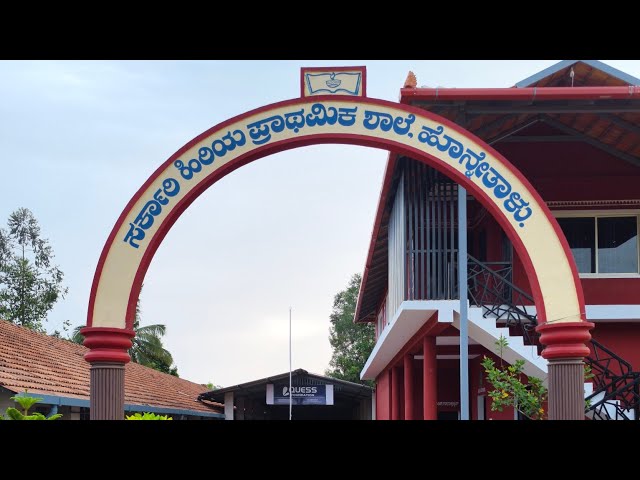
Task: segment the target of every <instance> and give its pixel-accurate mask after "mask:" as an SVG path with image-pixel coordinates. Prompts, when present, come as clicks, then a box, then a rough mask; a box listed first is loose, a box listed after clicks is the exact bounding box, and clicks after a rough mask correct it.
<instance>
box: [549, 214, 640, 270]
mask: <svg viewBox="0 0 640 480" xmlns="http://www.w3.org/2000/svg"><path fill="white" fill-rule="evenodd" d="M566 215H569V214H566ZM558 216H559V218H558V219H557V220H558V223H559V224H560V227H561V228H562V231H563V232H564V234H565V236H566V237H567V241H568V242H569V247H570V248H571V252H572V253H573V257H574V259H575V261H576V265H577V266H578V272H580V273H598V274H618V273H631V274H633V273H635V274H637V273H638V263H639V262H638V215H613V214H611V213H602V214H596V215H591V216H564V214H559V215H558Z"/></svg>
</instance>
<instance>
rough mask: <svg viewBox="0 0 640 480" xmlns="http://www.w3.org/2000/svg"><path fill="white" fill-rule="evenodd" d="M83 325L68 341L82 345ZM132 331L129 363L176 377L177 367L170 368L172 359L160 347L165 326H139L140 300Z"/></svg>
mask: <svg viewBox="0 0 640 480" xmlns="http://www.w3.org/2000/svg"><path fill="white" fill-rule="evenodd" d="M83 327H84V325H80V326H78V327H76V328H75V329H74V330H73V332H72V333H71V337H70V340H71V341H72V342H74V343H79V344H80V345H82V342H84V336H83V335H82V334H81V333H80V329H81V328H83ZM133 331H134V332H136V336H135V337H134V338H133V340H132V346H131V348H130V349H129V356H130V357H131V361H133V362H135V363H139V364H140V365H144V366H145V367H151V368H154V369H156V370H159V371H161V372H164V373H169V374H171V375H174V376H176V377H177V376H178V367H172V366H171V365H172V364H173V357H172V356H171V353H170V352H169V351H168V350H167V349H166V348H164V346H163V345H162V337H163V336H164V334H165V333H166V332H167V327H166V326H165V325H159V324H156V325H145V326H144V327H141V326H140V299H139V298H138V302H137V303H136V317H135V320H134V322H133Z"/></svg>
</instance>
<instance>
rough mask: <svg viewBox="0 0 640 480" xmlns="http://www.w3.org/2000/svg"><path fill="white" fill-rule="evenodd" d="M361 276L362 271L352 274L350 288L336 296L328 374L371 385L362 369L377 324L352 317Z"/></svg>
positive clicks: (373, 340)
mask: <svg viewBox="0 0 640 480" xmlns="http://www.w3.org/2000/svg"><path fill="white" fill-rule="evenodd" d="M361 279H362V277H361V276H360V274H357V273H356V274H355V275H353V276H352V277H351V280H349V285H348V286H347V288H346V289H345V290H342V291H341V292H338V293H337V294H336V296H335V297H334V299H333V311H332V312H331V316H330V317H329V318H330V321H331V327H330V328H329V343H330V344H331V348H332V349H333V353H332V355H331V361H330V362H329V367H330V368H329V369H327V371H326V372H325V374H326V375H328V376H330V377H333V378H338V379H340V380H347V381H349V382H355V383H363V384H365V385H372V382H370V381H366V380H365V381H362V380H360V372H361V371H362V369H363V368H364V364H365V363H366V361H367V359H368V358H369V355H370V354H371V350H373V346H374V345H375V343H376V339H375V328H374V326H373V324H372V323H365V324H360V323H355V322H354V321H353V317H354V315H355V311H356V301H357V300H358V291H359V289H360V281H361Z"/></svg>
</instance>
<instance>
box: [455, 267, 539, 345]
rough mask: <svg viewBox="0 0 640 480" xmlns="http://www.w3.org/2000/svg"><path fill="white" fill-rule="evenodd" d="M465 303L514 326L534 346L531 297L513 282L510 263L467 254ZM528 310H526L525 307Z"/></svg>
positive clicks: (532, 302)
mask: <svg viewBox="0 0 640 480" xmlns="http://www.w3.org/2000/svg"><path fill="white" fill-rule="evenodd" d="M467 257H468V258H467V270H468V274H467V284H468V286H467V290H468V293H469V303H470V304H471V305H473V306H476V307H481V308H482V309H483V313H482V316H483V317H485V318H487V317H489V316H491V317H493V318H495V319H496V322H500V323H504V324H505V326H506V327H509V328H510V329H511V328H514V327H515V328H516V329H517V332H518V334H520V335H522V336H523V337H524V339H525V340H524V341H525V344H526V345H537V336H538V334H537V333H536V331H535V327H536V325H537V323H538V322H537V319H536V315H535V314H534V313H531V306H533V305H534V304H535V303H534V301H533V298H532V297H531V296H530V295H529V294H527V293H526V292H525V291H523V290H522V289H520V288H518V287H517V286H516V285H514V284H513V283H512V282H511V281H510V280H509V278H511V275H512V271H513V267H512V264H511V262H481V261H480V260H478V259H477V258H475V257H473V256H471V255H468V256H467ZM527 309H529V310H527Z"/></svg>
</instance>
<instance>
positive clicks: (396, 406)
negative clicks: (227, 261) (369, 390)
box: [389, 367, 402, 420]
mask: <svg viewBox="0 0 640 480" xmlns="http://www.w3.org/2000/svg"><path fill="white" fill-rule="evenodd" d="M389 373H391V420H400V419H401V418H400V414H401V410H400V396H401V395H400V389H401V388H402V387H401V386H400V378H401V377H400V368H399V367H392V368H391V371H390V372H389Z"/></svg>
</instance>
